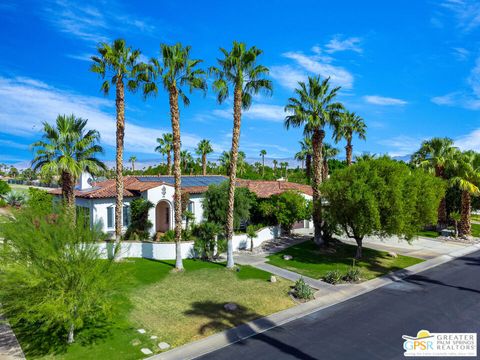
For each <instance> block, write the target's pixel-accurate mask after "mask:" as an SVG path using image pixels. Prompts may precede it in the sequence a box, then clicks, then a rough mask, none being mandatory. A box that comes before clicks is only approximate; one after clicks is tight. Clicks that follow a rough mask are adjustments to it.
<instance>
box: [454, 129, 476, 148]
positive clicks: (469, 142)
mask: <svg viewBox="0 0 480 360" xmlns="http://www.w3.org/2000/svg"><path fill="white" fill-rule="evenodd" d="M455 146H457V147H459V148H460V149H461V150H475V151H477V152H480V129H476V130H473V131H472V132H471V133H469V134H467V135H464V136H460V137H459V138H458V139H456V140H455Z"/></svg>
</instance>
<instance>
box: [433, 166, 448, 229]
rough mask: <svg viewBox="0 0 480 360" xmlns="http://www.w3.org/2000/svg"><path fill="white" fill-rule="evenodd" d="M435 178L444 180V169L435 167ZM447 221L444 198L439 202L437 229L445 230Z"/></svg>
mask: <svg viewBox="0 0 480 360" xmlns="http://www.w3.org/2000/svg"><path fill="white" fill-rule="evenodd" d="M435 176H436V177H439V178H441V179H445V169H444V168H443V167H441V166H438V165H437V166H435ZM447 224H448V220H447V201H446V199H445V197H443V198H442V199H441V200H440V204H439V205H438V220H437V227H438V228H439V229H445V228H446V227H447Z"/></svg>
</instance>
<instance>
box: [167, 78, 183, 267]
mask: <svg viewBox="0 0 480 360" xmlns="http://www.w3.org/2000/svg"><path fill="white" fill-rule="evenodd" d="M169 90H170V91H169V92H170V99H169V100H170V116H171V119H172V132H173V174H174V177H175V195H174V210H175V269H176V270H183V262H182V252H181V243H180V242H181V241H182V184H181V182H182V178H181V176H182V175H181V174H182V170H181V166H180V161H181V159H180V145H181V142H180V111H179V110H178V90H177V87H176V84H173V85H172V86H171V87H170V89H169Z"/></svg>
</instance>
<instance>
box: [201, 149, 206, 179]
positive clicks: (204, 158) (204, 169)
mask: <svg viewBox="0 0 480 360" xmlns="http://www.w3.org/2000/svg"><path fill="white" fill-rule="evenodd" d="M202 174H203V176H205V175H207V154H206V153H203V154H202Z"/></svg>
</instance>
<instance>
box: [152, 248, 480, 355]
mask: <svg viewBox="0 0 480 360" xmlns="http://www.w3.org/2000/svg"><path fill="white" fill-rule="evenodd" d="M479 250H480V244H475V245H471V246H468V247H465V248H463V249H458V250H455V251H453V252H451V253H449V254H446V255H440V256H437V257H435V258H433V259H429V260H425V261H424V262H421V263H419V264H415V265H412V266H410V267H408V268H405V269H402V270H398V271H395V272H392V273H390V274H387V275H383V276H381V277H378V278H375V279H372V280H369V281H366V282H364V283H361V284H358V285H354V286H352V287H349V288H348V289H341V288H339V289H338V290H336V291H335V292H333V293H331V294H328V295H326V296H324V297H319V298H317V299H315V300H312V301H309V302H307V303H303V304H300V305H297V306H294V307H292V308H289V309H286V310H282V311H279V312H277V313H274V314H272V315H268V316H265V317H263V318H259V319H256V320H253V321H250V322H248V323H245V324H242V325H240V326H237V327H235V328H231V329H228V330H225V331H222V332H219V333H217V334H214V335H211V336H208V337H206V338H204V339H200V340H197V341H194V342H191V343H188V344H185V345H182V346H180V347H177V348H175V349H172V350H169V351H167V352H164V353H160V354H157V355H154V356H151V357H149V358H147V359H148V360H191V359H195V358H197V357H199V356H202V355H206V354H208V353H210V352H213V351H215V350H219V349H221V348H224V347H226V346H228V345H231V344H234V343H236V342H239V341H242V340H245V339H248V338H250V337H252V336H255V335H257V334H260V333H263V332H265V331H267V330H270V329H273V328H275V327H278V326H281V325H284V324H286V323H288V322H291V321H293V320H296V319H298V318H301V317H304V316H308V315H310V314H312V313H314V312H317V311H319V310H323V309H325V308H328V307H330V306H333V305H336V304H339V303H342V302H344V301H347V300H350V299H352V298H354V297H357V296H360V295H363V294H365V293H368V292H370V291H373V290H376V289H379V288H381V287H383V286H385V285H388V284H391V283H393V282H395V281H398V280H401V279H404V278H406V277H408V276H411V275H414V274H417V273H419V272H422V271H425V270H428V269H431V268H434V267H436V266H438V265H442V264H445V263H447V262H449V261H451V260H454V259H456V258H459V257H462V256H465V255H467V254H470V253H473V252H476V251H479Z"/></svg>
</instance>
